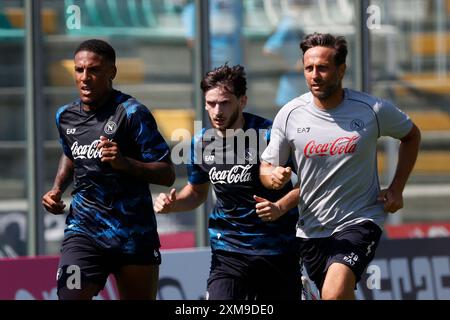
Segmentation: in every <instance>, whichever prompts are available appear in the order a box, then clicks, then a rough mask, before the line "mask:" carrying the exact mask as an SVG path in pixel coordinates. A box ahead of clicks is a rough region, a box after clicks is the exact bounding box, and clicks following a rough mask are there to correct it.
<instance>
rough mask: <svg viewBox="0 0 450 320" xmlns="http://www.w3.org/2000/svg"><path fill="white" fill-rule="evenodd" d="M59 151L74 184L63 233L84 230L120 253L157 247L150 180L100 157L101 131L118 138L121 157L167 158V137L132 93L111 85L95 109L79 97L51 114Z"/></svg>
mask: <svg viewBox="0 0 450 320" xmlns="http://www.w3.org/2000/svg"><path fill="white" fill-rule="evenodd" d="M56 125H57V127H58V131H59V135H60V142H61V144H62V147H63V151H64V154H65V155H66V156H67V157H68V158H70V159H71V160H72V161H73V163H74V189H73V192H72V196H73V199H72V203H71V206H70V212H69V214H68V216H67V219H66V228H65V231H64V233H65V235H66V236H67V235H70V234H80V233H81V234H84V235H87V236H89V237H90V238H92V239H93V240H94V241H95V242H96V243H97V244H98V245H100V246H101V247H103V248H106V249H114V250H119V251H120V252H123V253H125V254H137V253H144V254H147V253H148V252H152V251H149V250H152V249H155V248H159V247H160V242H159V237H158V233H157V226H156V218H155V214H154V212H153V204H152V198H151V194H150V189H149V183H148V182H147V181H145V180H143V179H139V178H138V177H135V176H132V175H130V174H125V173H121V172H120V171H117V170H114V169H113V168H112V167H111V165H110V164H109V163H106V162H105V163H102V162H101V160H100V157H101V153H100V150H98V149H97V145H98V144H99V143H100V136H104V137H106V138H108V139H110V140H112V141H115V142H116V143H117V144H118V148H119V151H120V152H121V154H122V155H123V156H125V157H129V158H132V159H135V160H138V161H142V162H160V161H166V162H167V161H170V160H169V159H170V158H169V157H170V151H169V147H168V145H167V143H166V142H165V141H164V139H163V137H162V136H161V134H160V133H159V131H158V129H157V125H156V122H155V119H154V118H153V116H152V114H151V113H150V111H149V110H148V109H147V108H146V107H145V106H144V105H142V104H141V103H139V102H138V101H137V100H136V99H135V98H133V97H131V96H129V95H126V94H123V93H121V92H119V91H116V90H114V91H113V93H112V95H111V98H110V100H109V101H108V102H107V103H105V105H103V106H102V107H100V108H99V109H97V110H95V111H84V110H83V107H82V103H81V101H80V99H78V100H76V101H74V102H72V103H70V104H68V105H65V106H63V107H61V108H60V109H59V110H58V112H57V114H56Z"/></svg>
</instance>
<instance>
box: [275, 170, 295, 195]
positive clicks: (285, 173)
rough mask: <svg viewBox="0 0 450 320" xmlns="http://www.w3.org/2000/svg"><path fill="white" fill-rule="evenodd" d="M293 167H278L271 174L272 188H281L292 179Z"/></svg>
mask: <svg viewBox="0 0 450 320" xmlns="http://www.w3.org/2000/svg"><path fill="white" fill-rule="evenodd" d="M291 175H292V169H291V168H290V167H286V168H285V167H276V168H275V169H274V170H273V171H272V173H271V175H270V179H271V184H272V189H275V190H279V189H281V188H283V187H284V185H285V184H286V183H287V182H288V181H289V180H290V179H291Z"/></svg>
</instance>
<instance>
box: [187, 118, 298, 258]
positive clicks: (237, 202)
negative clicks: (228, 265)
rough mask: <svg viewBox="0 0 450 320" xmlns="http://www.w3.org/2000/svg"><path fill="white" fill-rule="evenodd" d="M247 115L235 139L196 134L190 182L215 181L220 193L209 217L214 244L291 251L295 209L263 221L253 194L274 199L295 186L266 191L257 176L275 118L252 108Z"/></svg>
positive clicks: (217, 247) (254, 250) (232, 248)
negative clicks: (269, 117)
mask: <svg viewBox="0 0 450 320" xmlns="http://www.w3.org/2000/svg"><path fill="white" fill-rule="evenodd" d="M244 119H245V125H244V128H243V130H240V131H239V130H237V133H236V134H235V135H234V136H233V137H232V138H231V139H230V138H222V137H220V136H218V135H217V134H213V132H215V131H214V130H213V129H210V130H206V129H205V128H204V129H202V131H201V132H200V133H198V134H197V135H196V136H195V137H194V138H193V139H192V143H191V157H190V158H191V163H190V164H189V165H188V180H189V183H191V184H203V183H206V182H211V183H212V185H213V188H214V191H215V194H216V197H217V202H216V204H215V206H214V208H213V210H212V212H211V213H210V216H209V235H210V241H211V248H212V250H213V251H214V250H223V251H231V252H238V253H244V254H252V255H275V254H282V253H287V252H293V251H295V233H296V222H297V218H298V210H297V208H296V207H295V208H294V209H291V210H290V211H289V212H287V213H286V214H284V215H283V216H281V217H280V218H279V219H278V220H276V221H273V222H264V221H262V220H261V219H260V218H259V217H258V215H257V214H256V209H255V205H256V201H255V200H254V199H253V195H257V196H260V197H262V198H265V199H268V200H270V201H272V202H275V201H277V200H278V199H280V198H282V197H283V196H284V195H285V194H286V193H288V192H289V191H290V190H292V184H291V183H288V184H287V185H286V186H285V187H284V188H283V189H282V190H268V189H266V188H265V187H264V186H263V185H262V184H261V182H260V180H259V165H260V158H259V156H260V155H261V153H262V152H263V151H264V148H265V146H266V144H267V140H268V139H269V138H270V128H271V125H272V122H271V121H270V120H267V119H264V118H262V117H259V116H256V115H253V114H250V113H244ZM245 135H246V136H247V137H246V138H245V137H244V136H245Z"/></svg>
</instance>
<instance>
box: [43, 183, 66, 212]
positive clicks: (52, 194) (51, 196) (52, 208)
mask: <svg viewBox="0 0 450 320" xmlns="http://www.w3.org/2000/svg"><path fill="white" fill-rule="evenodd" d="M61 196H62V192H61V191H59V190H54V189H52V190H50V191H49V192H47V193H46V194H44V196H43V197H42V205H43V206H44V208H45V210H47V211H48V212H50V213H53V214H63V213H64V208H65V207H66V205H65V204H64V202H63V201H62V200H61Z"/></svg>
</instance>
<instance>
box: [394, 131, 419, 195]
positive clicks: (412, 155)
mask: <svg viewBox="0 0 450 320" xmlns="http://www.w3.org/2000/svg"><path fill="white" fill-rule="evenodd" d="M419 145H420V131H419V129H418V128H417V127H416V125H413V128H412V129H411V131H410V132H409V133H408V134H407V135H406V136H405V137H404V138H402V139H401V143H400V148H399V152H398V163H397V169H396V171H395V175H394V178H393V180H392V182H391V185H390V187H389V188H390V189H394V190H397V191H399V192H403V189H404V188H405V185H406V181H407V180H408V177H409V175H410V174H411V171H412V169H413V168H414V164H415V163H416V159H417V154H418V153H419Z"/></svg>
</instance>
